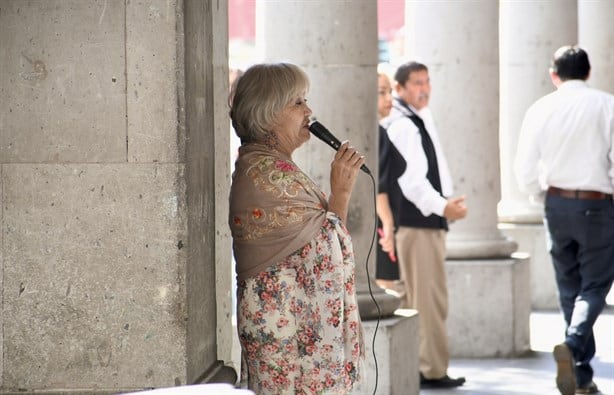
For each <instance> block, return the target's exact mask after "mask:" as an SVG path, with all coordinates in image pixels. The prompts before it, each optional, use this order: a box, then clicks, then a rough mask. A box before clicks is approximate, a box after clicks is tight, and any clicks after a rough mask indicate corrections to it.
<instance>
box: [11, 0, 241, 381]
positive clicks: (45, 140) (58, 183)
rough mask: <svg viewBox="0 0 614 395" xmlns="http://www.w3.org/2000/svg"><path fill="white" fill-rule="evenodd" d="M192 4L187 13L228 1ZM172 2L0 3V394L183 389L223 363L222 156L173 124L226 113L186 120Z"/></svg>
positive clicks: (179, 28) (219, 123) (179, 14)
mask: <svg viewBox="0 0 614 395" xmlns="http://www.w3.org/2000/svg"><path fill="white" fill-rule="evenodd" d="M201 4H206V6H205V7H202V8H201V9H200V14H199V15H200V16H201V17H202V18H201V19H200V22H199V23H200V24H203V21H204V23H205V25H207V23H209V24H210V23H211V20H212V19H213V16H214V15H215V16H218V17H219V14H220V13H222V14H223V13H224V12H227V11H226V9H225V8H224V10H220V9H219V5H218V9H217V11H215V10H214V11H212V8H211V6H210V5H209V2H205V3H202V2H201ZM222 5H225V2H222ZM183 6H184V4H183V1H182V0H153V1H149V0H148V1H125V0H105V1H102V0H100V1H96V0H88V1H82V0H44V1H43V0H39V1H19V0H0V108H1V109H2V110H1V111H0V204H1V210H0V229H1V233H0V264H1V265H2V270H1V271H0V273H1V274H0V285H1V286H2V308H1V310H0V311H1V314H0V325H1V327H2V328H3V329H2V331H0V342H1V344H2V352H3V357H2V359H1V360H0V392H10V391H17V390H20V391H21V390H25V391H43V392H46V391H59V390H83V391H85V392H88V393H93V392H104V391H108V392H117V391H118V390H120V389H121V390H128V389H140V388H146V387H161V386H172V385H176V384H186V383H187V382H190V381H191V380H195V379H196V378H197V377H198V376H199V375H200V374H202V373H203V372H204V371H205V370H206V369H208V368H209V367H210V366H211V365H212V364H213V363H214V362H215V361H216V360H217V359H218V358H224V355H225V353H226V352H225V351H224V350H222V351H221V352H220V351H219V350H218V347H217V342H218V340H217V334H216V331H218V332H220V333H224V331H223V330H220V329H219V328H218V327H217V326H216V322H217V318H216V317H217V315H219V314H221V313H220V312H219V311H217V310H220V309H219V307H216V300H215V286H216V284H215V281H216V278H215V276H216V268H218V267H224V266H225V267H230V263H229V262H230V256H229V255H228V256H217V255H216V253H215V250H216V248H215V244H216V243H221V242H222V241H223V234H222V235H221V236H220V235H218V236H216V227H219V228H221V227H223V226H225V221H226V218H223V220H224V223H223V224H219V222H220V221H221V215H220V213H219V210H220V207H218V206H219V205H217V204H216V196H215V195H216V194H215V188H216V186H215V185H216V184H215V182H216V180H215V177H214V176H213V175H214V174H216V169H217V170H221V174H222V175H227V173H228V170H227V167H228V165H227V162H228V160H227V157H225V158H224V159H223V160H222V159H218V158H216V156H215V148H214V145H213V144H211V145H210V146H206V145H204V144H205V142H206V139H205V141H203V142H201V145H199V146H197V147H192V150H191V151H190V152H188V150H187V148H186V139H187V137H186V136H190V135H191V136H192V137H194V136H196V135H199V134H207V133H210V134H211V135H214V134H215V133H217V132H219V130H222V129H224V121H223V120H224V119H226V114H225V112H224V111H223V110H222V112H221V115H222V116H221V117H219V119H216V120H215V121H209V124H210V125H214V126H215V129H211V128H206V127H205V128H199V129H197V130H190V129H189V126H186V125H185V124H186V123H189V122H187V121H186V115H185V113H184V105H185V104H186V103H185V100H186V99H185V97H186V95H185V92H184V87H185V83H184V82H183V78H184V62H183V55H184V54H183V49H184V48H183V40H184V30H183V29H184V25H183ZM226 19H227V17H226ZM207 21H209V22H207ZM192 23H194V22H192ZM211 34H212V27H211V26H209V27H208V28H205V29H204V31H202V32H201V35H204V36H205V37H207V38H208V39H210V40H212V36H211ZM222 38H223V40H221V39H220V41H222V42H224V44H223V45H227V44H226V42H227V37H222ZM226 48H227V47H226ZM222 52H223V51H222ZM196 61H198V62H205V63H207V62H211V59H209V57H208V56H207V55H200V56H199V57H198V58H196ZM215 73H217V74H221V75H220V76H219V78H218V80H223V79H224V78H225V81H227V80H228V78H227V70H225V69H222V68H219V67H218V68H217V69H216V70H215ZM224 73H225V74H224ZM211 80H213V78H212V76H208V77H207V78H206V83H204V84H203V85H202V87H203V89H205V90H206V91H207V94H206V96H205V97H206V99H207V100H212V98H213V96H214V95H213V93H212V92H213V89H214V87H213V83H212V82H211ZM217 89H218V90H220V91H221V90H222V89H226V90H227V82H226V85H225V86H223V87H218V88H217ZM188 100H189V98H188ZM212 111H214V109H213V106H211V105H210V104H209V107H207V111H205V112H204V113H203V114H202V117H201V119H205V120H212V119H215V116H214V114H213V113H212ZM215 111H218V112H220V109H215ZM226 122H227V121H226ZM226 125H227V123H226ZM224 130H225V131H226V134H227V131H228V126H226V127H225V129H224ZM217 143H218V144H224V143H226V144H228V141H227V140H226V141H225V142H224V140H223V139H222V140H220V141H218V142H217ZM218 148H219V147H218ZM218 151H223V150H219V149H218ZM190 155H192V156H190ZM194 156H198V158H197V159H195V158H194ZM197 164H201V165H203V166H201V167H198V166H197ZM223 165H225V166H226V171H225V172H224V168H221V169H219V168H218V167H219V166H223ZM188 174H189V175H190V176H189V177H188ZM199 178H202V180H201V181H200V182H198V183H195V182H194V180H196V179H199ZM217 182H218V183H221V181H220V180H217ZM221 184H222V187H221V189H220V190H218V194H219V195H220V196H221V198H222V201H223V200H224V199H225V197H226V194H227V193H225V192H226V191H227V189H226V190H224V186H225V185H226V184H225V183H221ZM217 200H220V199H219V198H218V199H217ZM196 201H200V202H204V203H203V204H202V205H201V206H198V209H199V210H200V212H199V215H198V216H197V217H196V218H193V219H192V223H194V222H195V221H196V222H199V221H200V222H202V224H201V225H200V226H199V227H194V226H191V225H190V223H189V219H188V215H189V214H190V213H193V212H194V211H195V210H194V209H193V208H191V207H190V202H191V203H192V204H195V202H196ZM222 208H223V205H222ZM216 209H217V210H218V212H217V213H216ZM194 230H199V231H201V232H202V233H201V234H198V235H193V234H190V232H191V231H194ZM218 233H219V232H218ZM224 247H227V246H224ZM195 251H204V252H202V253H195ZM195 272H201V273H204V275H203V276H202V277H200V279H201V280H202V281H203V283H201V284H198V283H195V282H194V281H192V282H190V279H188V278H187V277H188V276H189V275H190V274H191V273H195ZM218 281H220V278H218ZM221 281H222V282H224V281H227V282H228V286H227V287H225V289H229V288H230V273H229V274H228V275H227V276H221ZM210 289H213V291H211V290H210ZM224 309H230V306H229V305H225V306H224V307H223V308H222V310H224ZM194 322H196V324H194ZM228 328H230V324H229V323H228ZM225 332H226V333H228V332H229V330H226V331H225ZM224 342H228V340H227V339H226V340H224V338H223V337H222V343H224ZM190 345H196V346H197V347H198V348H197V349H192V350H189V349H188V347H189V346H190ZM229 350H230V346H228V352H227V353H228V354H229V353H230V351H229ZM218 354H220V355H218ZM226 359H230V357H229V356H228V357H227V358H226Z"/></svg>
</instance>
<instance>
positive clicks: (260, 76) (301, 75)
mask: <svg viewBox="0 0 614 395" xmlns="http://www.w3.org/2000/svg"><path fill="white" fill-rule="evenodd" d="M308 90H309V77H307V74H305V72H304V71H303V70H302V69H301V68H300V67H298V66H296V65H294V64H291V63H263V64H257V65H254V66H251V67H250V68H249V69H247V70H246V71H245V73H243V75H242V76H241V77H240V78H239V79H238V81H236V83H235V84H234V89H233V90H232V92H231V93H230V97H229V104H230V118H231V120H232V126H233V128H234V130H235V133H236V134H237V136H239V138H240V139H241V143H248V142H263V141H265V139H266V138H267V136H268V135H269V134H270V132H271V127H272V126H273V124H274V122H275V120H276V117H277V116H278V115H279V113H280V112H281V111H282V110H283V109H284V107H286V106H287V105H288V104H289V103H290V102H291V101H293V100H294V99H295V98H296V97H297V96H299V95H304V94H306V93H307V91H308Z"/></svg>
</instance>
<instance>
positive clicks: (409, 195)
mask: <svg viewBox="0 0 614 395" xmlns="http://www.w3.org/2000/svg"><path fill="white" fill-rule="evenodd" d="M410 109H411V110H412V111H413V112H414V113H415V114H416V115H418V116H419V117H420V118H421V119H422V121H423V122H424V126H425V128H426V131H427V133H428V134H429V136H430V137H431V140H432V141H433V145H434V146H435V154H436V155H437V166H438V170H439V179H440V181H441V190H442V194H443V195H444V196H446V197H449V196H452V193H453V185H452V177H451V176H450V169H449V168H448V162H447V160H446V157H445V156H444V153H443V150H442V148H441V144H440V143H439V135H438V134H437V128H436V127H435V122H434V121H433V115H432V114H431V111H430V109H428V108H427V107H425V108H423V109H421V110H420V111H418V110H416V109H414V108H412V107H410ZM408 114H409V112H408V111H407V110H406V109H405V108H403V107H402V106H401V105H399V104H398V103H397V102H396V101H395V102H394V104H393V108H392V111H391V112H390V115H389V116H388V117H387V118H385V119H383V120H382V121H381V123H382V125H383V126H384V127H385V128H386V131H387V133H388V138H389V139H390V142H391V143H392V144H393V145H394V146H395V148H396V149H397V150H398V151H399V153H400V154H401V155H402V156H403V158H404V159H405V161H406V162H407V168H406V169H405V172H404V173H403V174H402V175H401V177H399V180H398V182H399V186H400V187H401V191H402V192H403V196H404V197H405V199H407V200H409V201H410V202H412V203H413V204H414V205H416V207H417V208H418V210H420V212H421V213H422V215H424V216H425V217H428V216H429V215H431V214H437V215H439V216H441V217H443V211H444V209H445V207H446V204H447V203H448V201H447V199H446V198H444V197H442V196H441V195H440V194H439V192H437V191H436V190H435V188H433V186H432V185H431V183H430V182H429V180H428V179H427V178H426V173H427V171H428V162H427V159H426V154H425V153H424V149H423V148H422V137H421V136H420V131H419V130H418V127H417V126H416V125H414V123H413V122H412V121H411V120H410V119H409V118H408V117H407V115H408Z"/></svg>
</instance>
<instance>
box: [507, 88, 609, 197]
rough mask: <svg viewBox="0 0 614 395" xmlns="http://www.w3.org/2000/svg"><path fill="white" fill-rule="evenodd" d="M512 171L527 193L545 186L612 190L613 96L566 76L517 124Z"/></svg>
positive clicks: (539, 190) (546, 187)
mask: <svg viewBox="0 0 614 395" xmlns="http://www.w3.org/2000/svg"><path fill="white" fill-rule="evenodd" d="M514 170H515V173H516V178H517V181H518V185H519V187H520V190H521V191H523V192H525V193H527V194H530V195H539V194H540V193H542V192H543V191H545V190H547V189H548V187H550V186H553V187H558V188H562V189H570V190H587V191H600V192H604V193H612V192H613V190H614V95H611V94H609V93H606V92H603V91H599V90H597V89H592V88H589V87H588V85H587V84H586V82H584V81H581V80H568V81H565V82H563V83H562V84H561V85H559V87H558V89H557V90H556V91H554V92H552V93H550V94H548V95H546V96H544V97H542V98H541V99H539V100H538V101H536V102H535V103H534V104H533V105H532V106H531V107H529V109H528V110H527V113H526V115H525V117H524V120H523V122H522V127H521V129H520V137H519V140H518V150H517V152H516V159H515V164H514Z"/></svg>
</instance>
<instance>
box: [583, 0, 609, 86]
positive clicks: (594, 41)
mask: <svg viewBox="0 0 614 395" xmlns="http://www.w3.org/2000/svg"><path fill="white" fill-rule="evenodd" d="M613 20H614V1H610V0H578V43H579V45H580V47H582V48H584V49H585V50H586V51H587V52H588V56H589V59H590V62H591V76H590V78H589V80H588V82H589V84H590V85H591V86H592V87H593V88H597V89H602V90H604V91H607V92H610V93H614V73H612V70H614V55H613V52H612V51H613V49H612V46H613V45H614V23H612V21H613Z"/></svg>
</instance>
